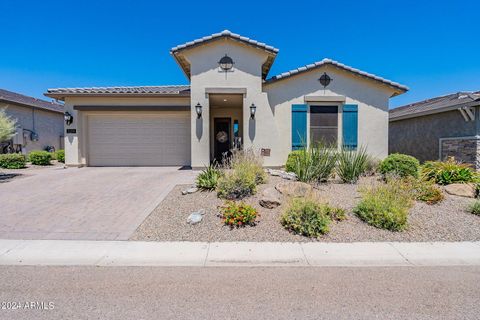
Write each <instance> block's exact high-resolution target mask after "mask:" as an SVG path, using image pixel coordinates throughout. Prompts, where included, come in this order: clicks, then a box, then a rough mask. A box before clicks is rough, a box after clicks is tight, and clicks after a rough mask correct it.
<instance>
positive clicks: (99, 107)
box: [46, 30, 408, 168]
mask: <svg viewBox="0 0 480 320" xmlns="http://www.w3.org/2000/svg"><path fill="white" fill-rule="evenodd" d="M170 53H171V55H172V56H173V58H174V59H175V61H176V62H177V63H178V65H179V67H180V68H181V69H182V71H183V72H184V74H185V76H186V77H187V79H188V80H189V82H190V85H180V86H140V87H97V88H59V89H49V90H48V92H47V93H46V96H48V97H52V98H55V99H59V100H63V101H65V108H66V112H68V116H71V117H72V123H71V124H70V125H69V126H66V132H65V148H66V163H67V165H71V166H84V165H87V166H162V165H165V166H167V165H186V166H192V167H193V168H202V167H203V166H205V165H208V164H209V163H210V162H211V161H212V160H214V159H220V158H221V157H222V154H223V153H225V152H228V150H229V149H231V148H232V147H233V146H239V145H241V146H243V148H254V149H256V150H258V152H261V154H262V155H263V156H264V164H265V165H266V166H271V167H275V166H282V165H284V163H285V161H286V159H287V156H288V154H289V152H290V151H291V150H292V149H296V148H299V147H300V146H301V142H302V141H311V140H312V141H315V140H325V141H328V142H330V143H333V144H337V145H338V146H341V145H342V144H346V145H347V146H348V147H351V148H355V147H357V146H360V145H363V146H366V147H368V151H369V152H370V153H371V154H372V155H374V156H376V157H379V158H382V157H385V156H386V155H387V152H388V103H389V99H390V97H392V96H396V95H399V94H402V93H404V92H405V91H407V90H408V88H407V87H405V86H403V85H400V84H398V83H395V82H392V81H389V80H386V79H383V78H380V77H378V76H375V75H372V74H369V73H366V72H363V71H360V70H357V69H354V68H352V67H349V66H346V65H344V64H341V63H339V62H336V61H333V60H329V59H324V60H322V61H320V62H316V63H312V64H309V65H306V66H304V67H301V68H298V69H295V70H291V71H288V72H285V73H282V74H280V75H277V76H273V77H268V73H269V70H270V68H271V66H272V64H273V62H274V61H275V58H276V56H277V54H278V49H276V48H274V47H272V46H270V45H267V44H265V43H261V42H258V41H255V40H252V39H249V38H246V37H243V36H240V35H238V34H234V33H231V32H230V31H227V30H226V31H223V32H221V33H216V34H213V35H211V36H207V37H204V38H201V39H197V40H194V41H190V42H187V43H185V44H182V45H179V46H176V47H174V48H173V49H171V51H170Z"/></svg>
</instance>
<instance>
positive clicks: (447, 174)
mask: <svg viewBox="0 0 480 320" xmlns="http://www.w3.org/2000/svg"><path fill="white" fill-rule="evenodd" d="M421 172H422V178H423V179H425V180H429V181H433V182H435V183H437V184H441V185H447V184H451V183H466V182H474V181H475V180H476V179H477V174H476V173H475V171H474V170H473V169H472V168H471V167H470V166H469V165H468V164H465V163H459V162H456V161H455V159H454V158H448V159H447V160H446V161H427V162H425V163H424V164H423V165H422V167H421Z"/></svg>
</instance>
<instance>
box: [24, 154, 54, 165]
mask: <svg viewBox="0 0 480 320" xmlns="http://www.w3.org/2000/svg"><path fill="white" fill-rule="evenodd" d="M28 159H29V160H30V162H31V163H32V164H35V165H39V166H48V165H49V164H50V160H52V154H51V153H50V152H48V151H32V152H30V153H29V154H28Z"/></svg>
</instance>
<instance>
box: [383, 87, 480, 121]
mask: <svg viewBox="0 0 480 320" xmlns="http://www.w3.org/2000/svg"><path fill="white" fill-rule="evenodd" d="M475 105H480V91H477V92H468V91H463V92H456V93H451V94H447V95H444V96H440V97H435V98H431V99H427V100H423V101H419V102H415V103H411V104H408V105H405V106H401V107H397V108H395V109H391V110H390V112H389V114H390V120H391V121H393V120H401V119H405V118H413V117H418V116H421V115H426V114H431V113H437V112H442V111H449V110H452V109H456V108H460V107H464V106H475Z"/></svg>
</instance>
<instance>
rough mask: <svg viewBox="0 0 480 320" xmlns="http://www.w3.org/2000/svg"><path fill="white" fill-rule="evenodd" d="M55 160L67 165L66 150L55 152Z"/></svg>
mask: <svg viewBox="0 0 480 320" xmlns="http://www.w3.org/2000/svg"><path fill="white" fill-rule="evenodd" d="M55 158H56V160H57V161H58V162H61V163H65V150H58V151H57V152H55Z"/></svg>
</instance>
